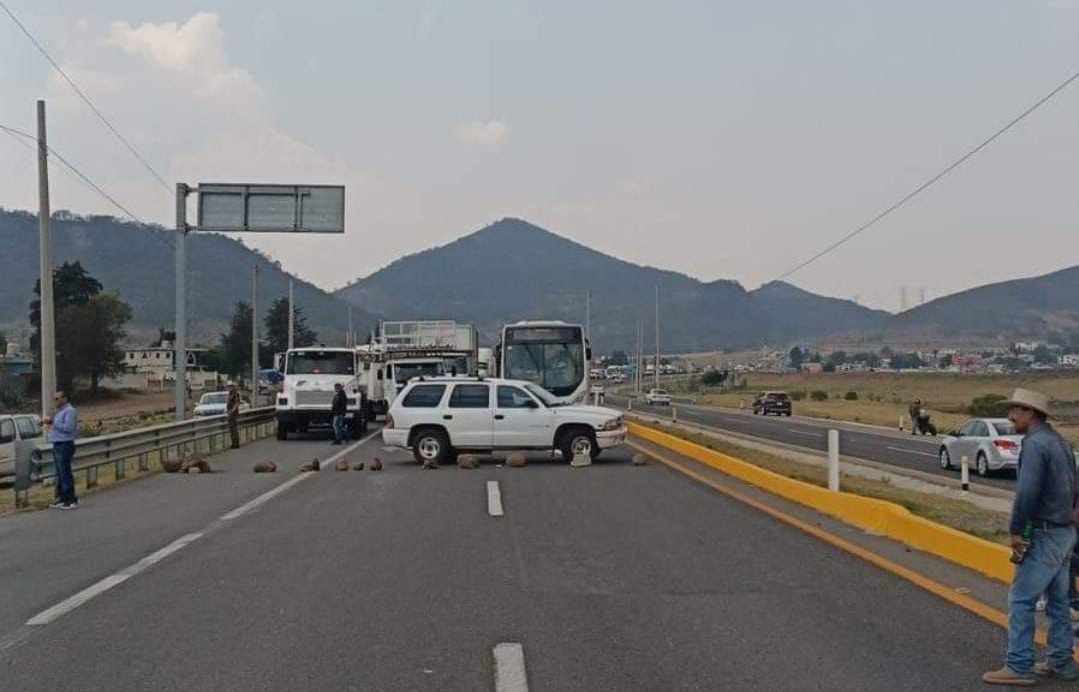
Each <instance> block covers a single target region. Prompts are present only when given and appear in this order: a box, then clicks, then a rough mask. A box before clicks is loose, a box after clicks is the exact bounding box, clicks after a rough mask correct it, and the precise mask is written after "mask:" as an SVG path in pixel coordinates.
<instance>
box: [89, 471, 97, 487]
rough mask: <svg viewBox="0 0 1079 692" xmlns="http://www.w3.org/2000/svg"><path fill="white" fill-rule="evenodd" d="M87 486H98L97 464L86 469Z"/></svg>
mask: <svg viewBox="0 0 1079 692" xmlns="http://www.w3.org/2000/svg"><path fill="white" fill-rule="evenodd" d="M86 487H87V488H96V487H97V467H96V466H91V467H89V468H88V469H86Z"/></svg>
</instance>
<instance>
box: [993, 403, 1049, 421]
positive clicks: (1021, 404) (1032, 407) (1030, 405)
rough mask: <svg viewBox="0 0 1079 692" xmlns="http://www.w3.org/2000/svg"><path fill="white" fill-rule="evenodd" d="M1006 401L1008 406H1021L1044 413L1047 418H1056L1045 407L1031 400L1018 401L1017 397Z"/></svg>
mask: <svg viewBox="0 0 1079 692" xmlns="http://www.w3.org/2000/svg"><path fill="white" fill-rule="evenodd" d="M1004 403H1005V404H1007V405H1008V406H1018V407H1020V408H1028V409H1030V410H1031V411H1037V412H1038V413H1044V414H1045V417H1046V418H1049V419H1052V420H1056V418H1055V417H1054V416H1053V414H1051V413H1049V412H1048V411H1046V410H1045V409H1043V408H1042V407H1040V406H1035V405H1034V404H1032V403H1030V402H1029V401H1018V400H1016V399H1008V400H1006V401H1005V402H1004Z"/></svg>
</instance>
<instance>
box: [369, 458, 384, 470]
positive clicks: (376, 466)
mask: <svg viewBox="0 0 1079 692" xmlns="http://www.w3.org/2000/svg"><path fill="white" fill-rule="evenodd" d="M371 470H372V471H381V470H382V460H381V459H379V458H378V457H375V460H374V461H372V462H371Z"/></svg>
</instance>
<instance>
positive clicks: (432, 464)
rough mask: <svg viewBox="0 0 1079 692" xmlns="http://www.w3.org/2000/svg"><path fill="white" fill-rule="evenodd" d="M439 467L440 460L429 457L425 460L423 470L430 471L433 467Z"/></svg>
mask: <svg viewBox="0 0 1079 692" xmlns="http://www.w3.org/2000/svg"><path fill="white" fill-rule="evenodd" d="M437 468H438V462H437V461H435V460H434V459H428V460H427V461H425V462H423V470H424V471H430V470H431V469H437Z"/></svg>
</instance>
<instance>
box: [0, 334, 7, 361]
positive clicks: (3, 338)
mask: <svg viewBox="0 0 1079 692" xmlns="http://www.w3.org/2000/svg"><path fill="white" fill-rule="evenodd" d="M5 353H7V335H6V334H4V333H3V332H0V356H2V355H4V354H5Z"/></svg>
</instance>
